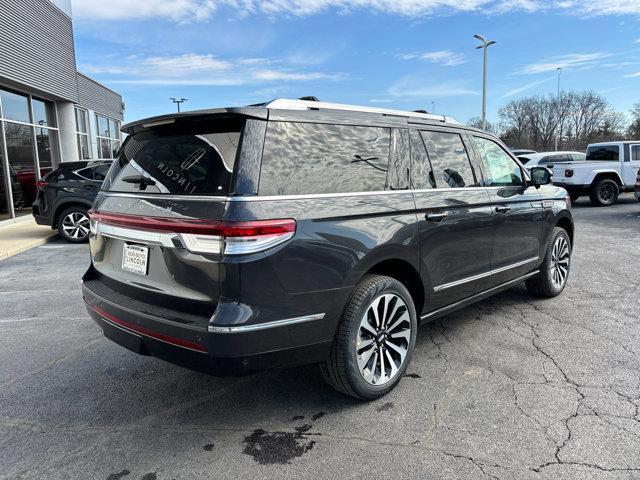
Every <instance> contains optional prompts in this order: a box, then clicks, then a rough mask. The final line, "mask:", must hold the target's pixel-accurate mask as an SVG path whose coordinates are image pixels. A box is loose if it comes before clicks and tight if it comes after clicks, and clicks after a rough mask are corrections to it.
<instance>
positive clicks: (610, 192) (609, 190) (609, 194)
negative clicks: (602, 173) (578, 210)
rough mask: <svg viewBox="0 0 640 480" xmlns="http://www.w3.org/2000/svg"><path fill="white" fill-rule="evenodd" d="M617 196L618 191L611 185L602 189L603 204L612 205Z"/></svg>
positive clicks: (606, 185) (608, 184) (606, 184)
mask: <svg viewBox="0 0 640 480" xmlns="http://www.w3.org/2000/svg"><path fill="white" fill-rule="evenodd" d="M615 196H616V189H615V187H614V186H613V184H611V183H605V184H604V185H602V186H601V187H600V200H601V201H602V203H611V202H612V201H613V199H614V198H615Z"/></svg>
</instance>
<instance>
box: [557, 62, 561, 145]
mask: <svg viewBox="0 0 640 480" xmlns="http://www.w3.org/2000/svg"><path fill="white" fill-rule="evenodd" d="M556 70H557V71H558V125H556V152H557V151H558V137H559V136H560V132H559V127H560V76H561V75H562V67H558V68H557V69H556Z"/></svg>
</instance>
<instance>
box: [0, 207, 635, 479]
mask: <svg viewBox="0 0 640 480" xmlns="http://www.w3.org/2000/svg"><path fill="white" fill-rule="evenodd" d="M574 213H575V218H576V227H577V231H576V246H575V253H574V257H573V266H572V273H571V278H570V281H569V285H568V287H567V289H566V291H565V292H564V294H563V295H562V296H561V297H559V298H557V299H554V300H534V299H532V298H530V297H529V296H528V295H527V292H526V290H525V289H524V288H523V287H518V288H515V289H513V290H510V291H508V292H505V293H502V294H500V295H498V296H496V297H493V298H491V299H489V300H487V301H484V302H482V303H480V304H478V305H476V306H473V307H470V308H467V309H465V310H462V311H459V312H457V313H455V314H452V315H449V316H448V317H446V318H443V319H441V320H438V321H436V322H435V323H432V324H428V325H425V326H423V327H422V328H421V330H420V332H419V336H418V341H417V345H416V353H415V355H414V358H413V362H412V364H411V365H410V367H409V370H408V375H407V378H405V379H403V382H402V383H401V384H400V386H399V387H398V388H397V389H396V390H394V391H393V392H392V393H391V394H390V395H388V396H387V397H386V398H383V399H381V400H378V401H376V402H372V403H360V402H358V401H355V400H353V399H350V398H346V397H343V396H341V395H339V394H337V393H336V392H334V391H333V390H331V389H330V388H329V387H327V386H325V384H324V383H323V381H322V379H321V376H320V374H319V373H318V371H317V369H316V368H315V367H308V368H307V367H305V368H298V369H295V370H290V371H278V372H270V373H264V374H259V375H252V376H246V377H241V378H227V379H217V378H212V377H208V376H205V375H202V374H198V373H195V372H191V371H188V370H184V369H181V368H179V367H175V366H172V365H169V364H166V363H163V362H161V361H159V360H155V359H153V358H148V357H141V356H136V355H135V354H133V353H130V352H128V351H127V350H124V349H122V348H120V347H119V346H117V345H115V344H113V343H111V342H109V341H108V340H106V339H104V338H103V336H102V333H101V331H100V330H99V329H98V327H97V326H96V325H95V324H94V323H93V322H92V321H91V320H90V319H89V317H88V315H87V314H86V312H85V309H84V306H83V303H82V299H81V296H80V290H79V279H80V276H81V274H82V273H83V270H84V268H85V267H86V264H87V262H88V252H87V247H86V245H80V246H74V245H68V244H64V243H61V242H60V241H54V242H51V243H48V244H46V245H44V246H41V247H37V248H35V249H32V250H30V251H29V252H26V253H23V254H20V255H18V256H15V257H12V258H10V259H8V260H4V261H2V262H0V452H1V454H0V478H11V479H14V478H38V479H41V478H47V479H50V478H61V479H62V478H74V479H75V478H78V479H86V478H96V479H109V480H117V479H126V480H130V479H136V480H137V479H144V480H154V479H156V480H164V479H178V480H179V479H191V478H199V479H204V478H280V477H282V478H294V477H302V478H334V479H336V478H340V479H342V478H363V477H375V478H392V477H393V478H425V479H441V478H442V479H444V478H447V479H449V478H451V479H484V478H486V479H492V478H493V479H503V480H506V479H514V478H517V479H520V478H526V479H543V478H545V479H631V478H634V479H638V478H640V358H639V356H640V340H639V339H640V319H639V316H640V315H639V313H638V311H639V310H638V304H639V302H638V298H639V289H640V276H639V274H638V272H640V249H639V247H638V238H639V237H638V235H639V234H640V202H638V201H637V200H635V199H634V198H633V196H631V195H625V196H624V198H623V200H622V201H621V204H619V205H617V206H614V207H611V208H593V207H591V205H590V204H589V202H588V200H584V199H583V200H580V201H578V202H577V203H576V205H575V209H574Z"/></svg>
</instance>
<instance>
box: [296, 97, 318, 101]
mask: <svg viewBox="0 0 640 480" xmlns="http://www.w3.org/2000/svg"><path fill="white" fill-rule="evenodd" d="M298 100H305V101H307V102H319V101H320V100H318V97H314V96H308V97H300V98H299V99H298Z"/></svg>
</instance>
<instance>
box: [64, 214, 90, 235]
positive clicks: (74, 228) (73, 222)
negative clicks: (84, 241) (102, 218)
mask: <svg viewBox="0 0 640 480" xmlns="http://www.w3.org/2000/svg"><path fill="white" fill-rule="evenodd" d="M62 229H63V230H64V234H65V235H66V236H67V237H69V238H72V239H74V240H80V239H81V238H84V237H86V236H87V235H89V217H87V215H86V214H84V213H81V212H71V213H69V214H68V215H67V216H66V217H64V219H63V220H62Z"/></svg>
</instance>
